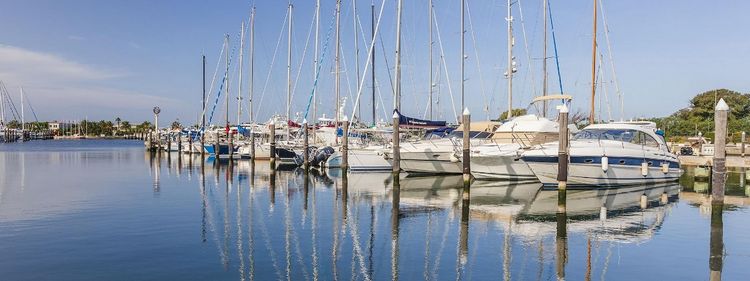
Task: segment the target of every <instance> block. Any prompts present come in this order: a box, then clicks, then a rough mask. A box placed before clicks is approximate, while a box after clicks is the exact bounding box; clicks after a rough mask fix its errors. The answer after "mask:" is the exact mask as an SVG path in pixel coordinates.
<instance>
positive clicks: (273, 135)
mask: <svg viewBox="0 0 750 281" xmlns="http://www.w3.org/2000/svg"><path fill="white" fill-rule="evenodd" d="M269 127H270V129H268V134H269V137H270V143H271V149H270V151H269V154H270V155H269V162H270V163H271V170H272V171H273V170H276V124H275V123H274V122H271V124H270V125H269Z"/></svg>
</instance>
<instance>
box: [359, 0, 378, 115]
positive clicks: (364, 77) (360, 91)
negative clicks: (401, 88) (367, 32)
mask: <svg viewBox="0 0 750 281" xmlns="http://www.w3.org/2000/svg"><path fill="white" fill-rule="evenodd" d="M383 8H385V1H383V2H382V3H381V4H380V13H379V15H378V20H377V23H376V24H375V34H378V32H379V31H380V22H381V21H380V20H381V19H382V17H383ZM373 51H375V42H374V41H373V42H370V47H369V48H368V50H367V61H366V62H365V72H364V73H363V74H362V81H360V83H359V89H358V90H357V100H356V101H355V103H354V107H353V108H352V116H354V113H355V112H356V110H357V107H358V106H359V98H360V97H361V96H362V87H363V86H364V85H365V79H366V78H367V70H368V69H369V66H370V63H372V62H371V59H372V52H373Z"/></svg>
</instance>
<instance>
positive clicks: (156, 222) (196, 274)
mask: <svg viewBox="0 0 750 281" xmlns="http://www.w3.org/2000/svg"><path fill="white" fill-rule="evenodd" d="M0 171H2V176H1V177H0V276H2V279H3V280H387V279H400V280H458V279H460V280H490V279H493V280H497V279H503V280H553V279H558V278H565V279H569V280H634V279H637V280H706V279H708V278H709V276H710V274H711V272H712V271H713V272H714V273H715V272H717V271H719V272H721V276H722V278H723V279H724V280H745V279H746V278H747V271H746V270H747V267H746V265H747V264H749V263H750V243H749V242H750V223H749V222H750V217H749V216H750V211H749V210H748V204H750V200H749V199H748V197H747V195H748V194H747V193H748V192H747V189H746V188H745V187H744V186H740V185H739V180H738V174H737V173H732V174H731V175H730V180H729V183H728V184H729V186H728V188H727V198H726V200H725V202H726V204H725V205H724V210H723V214H722V215H721V216H719V217H718V219H717V217H716V216H713V217H712V215H711V205H710V201H709V199H708V195H707V194H708V193H709V191H708V188H709V187H708V183H705V182H701V181H694V180H693V179H692V177H691V176H690V175H691V173H690V172H688V173H685V175H684V176H683V177H684V178H683V180H681V181H680V183H679V184H677V183H675V184H664V185H658V186H637V187H627V188H616V189H602V190H594V191H580V190H569V191H568V194H567V198H568V199H567V206H568V214H567V216H563V217H561V216H559V215H556V213H555V211H556V210H557V205H556V204H557V193H556V191H554V190H540V188H539V184H538V183H508V182H479V181H476V182H474V183H473V184H472V186H471V188H470V189H469V190H464V189H463V188H462V186H461V182H462V180H461V177H460V176H458V177H451V176H448V177H446V176H442V177H416V178H412V177H402V178H400V180H399V181H398V186H394V181H393V179H392V178H391V175H390V174H389V173H350V174H349V175H348V176H347V177H344V176H343V175H342V174H341V172H340V171H339V170H328V171H317V170H313V171H311V172H310V174H309V176H306V175H305V173H304V172H303V171H302V170H301V169H294V170H288V171H277V172H275V173H273V174H272V173H271V170H270V169H269V165H268V162H265V161H258V162H256V163H255V164H254V165H253V164H252V162H251V161H247V160H236V161H234V162H231V163H230V162H227V161H224V160H222V161H216V160H214V159H210V158H209V159H205V160H204V159H201V158H200V156H199V155H179V154H177V153H172V154H171V155H170V154H166V153H150V152H147V151H144V149H143V144H142V142H139V141H113V140H67V141H31V142H26V143H16V144H6V145H0ZM742 182H743V183H744V181H742ZM467 192H468V194H466V193H467ZM644 194H645V196H644ZM644 199H645V205H644V204H643V203H644V202H643V200H644ZM602 207H605V208H602ZM719 238H720V239H719Z"/></svg>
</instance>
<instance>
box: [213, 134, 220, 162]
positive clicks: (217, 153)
mask: <svg viewBox="0 0 750 281" xmlns="http://www.w3.org/2000/svg"><path fill="white" fill-rule="evenodd" d="M214 156H216V162H217V163H218V162H219V156H221V132H219V131H216V142H215V143H214Z"/></svg>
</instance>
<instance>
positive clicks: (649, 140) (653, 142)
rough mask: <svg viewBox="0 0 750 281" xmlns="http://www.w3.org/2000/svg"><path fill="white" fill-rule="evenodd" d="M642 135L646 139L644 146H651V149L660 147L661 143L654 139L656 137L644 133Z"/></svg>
mask: <svg viewBox="0 0 750 281" xmlns="http://www.w3.org/2000/svg"><path fill="white" fill-rule="evenodd" d="M642 134H643V137H644V138H643V139H644V142H643V144H645V145H646V146H651V147H656V148H658V147H659V142H657V141H656V139H654V137H652V136H650V135H648V134H644V133H642Z"/></svg>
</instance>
